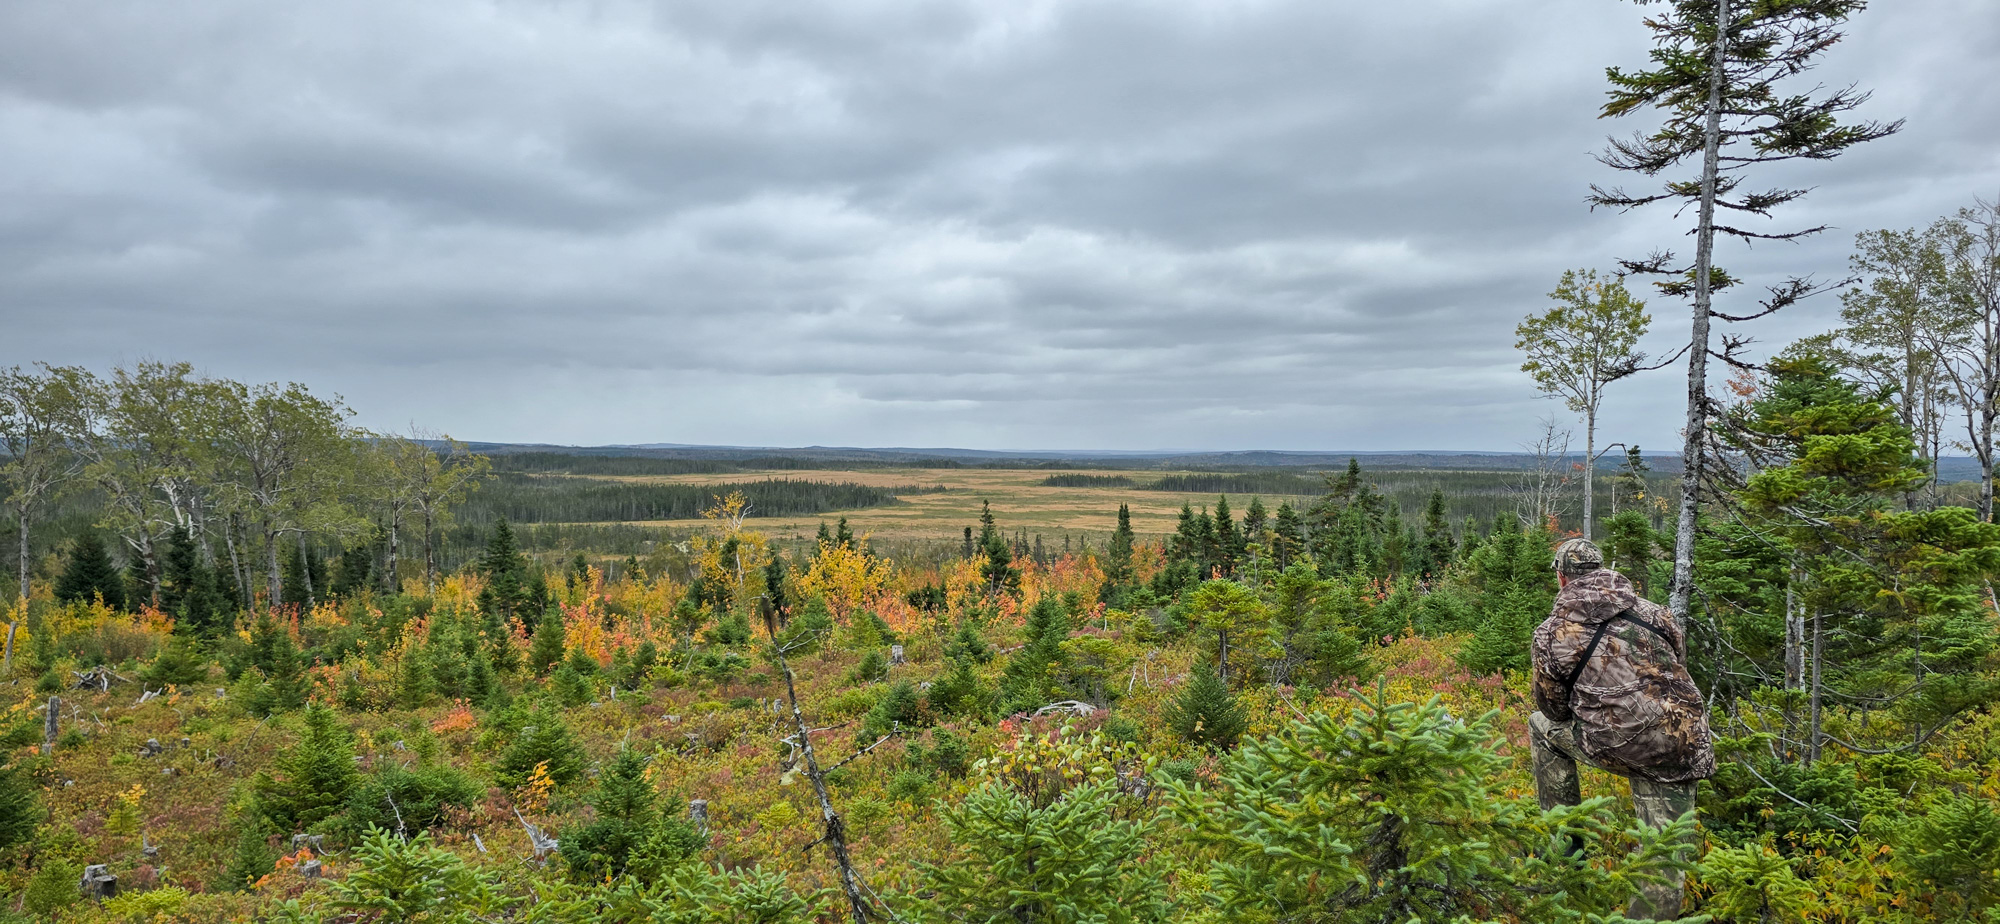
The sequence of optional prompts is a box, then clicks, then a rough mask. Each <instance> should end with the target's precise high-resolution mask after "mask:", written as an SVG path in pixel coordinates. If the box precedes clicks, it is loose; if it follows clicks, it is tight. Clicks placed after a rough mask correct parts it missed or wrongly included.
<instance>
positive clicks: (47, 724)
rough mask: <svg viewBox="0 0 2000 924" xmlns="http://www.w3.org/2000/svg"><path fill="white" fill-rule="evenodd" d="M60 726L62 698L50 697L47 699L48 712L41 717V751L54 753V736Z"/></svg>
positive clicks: (59, 729)
mask: <svg viewBox="0 0 2000 924" xmlns="http://www.w3.org/2000/svg"><path fill="white" fill-rule="evenodd" d="M61 724H62V697H60V696H51V697H49V711H48V713H47V714H46V715H44V716H43V717H42V750H43V751H54V750H55V749H56V734H57V733H58V732H60V731H61V730H62V729H61V727H60V726H61Z"/></svg>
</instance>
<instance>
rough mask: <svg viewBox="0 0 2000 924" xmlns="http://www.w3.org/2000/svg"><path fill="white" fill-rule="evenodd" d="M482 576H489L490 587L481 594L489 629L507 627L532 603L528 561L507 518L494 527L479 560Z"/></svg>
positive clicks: (480, 604) (480, 597) (488, 585)
mask: <svg viewBox="0 0 2000 924" xmlns="http://www.w3.org/2000/svg"><path fill="white" fill-rule="evenodd" d="M479 573H481V574H483V575H485V576H486V586H485V587H484V588H482V589H481V590H480V591H479V611H480V612H482V613H484V614H486V619H487V626H488V627H489V628H498V627H504V626H505V625H506V624H507V620H509V619H513V618H515V616H516V615H517V614H519V613H521V612H522V611H523V610H524V609H525V608H526V604H527V601H528V560H527V558H526V557H525V556H523V555H522V554H521V551H520V548H519V546H517V545H516V544H515V541H514V530H513V529H512V528H511V527H509V526H508V525H507V518H506V517H501V518H500V519H499V521H498V522H496V523H495V524H494V525H493V535H492V536H491V537H490V538H488V539H487V541H486V551H485V553H484V554H482V555H481V556H480V557H479Z"/></svg>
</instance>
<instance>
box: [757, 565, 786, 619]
mask: <svg viewBox="0 0 2000 924" xmlns="http://www.w3.org/2000/svg"><path fill="white" fill-rule="evenodd" d="M787 570H788V568H787V565H786V562H785V556H783V555H772V556H771V560H770V561H767V562H765V563H764V604H763V607H761V609H763V610H765V611H766V612H767V613H769V617H768V618H767V619H766V625H765V626H764V631H765V632H766V633H767V634H770V635H776V634H777V631H778V627H779V626H781V625H783V624H784V623H785V622H786V621H787V620H789V619H790V618H791V615H792V598H791V597H790V596H789V595H788V592H787V591H786V589H785V576H786V573H787Z"/></svg>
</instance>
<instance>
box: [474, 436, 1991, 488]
mask: <svg viewBox="0 0 2000 924" xmlns="http://www.w3.org/2000/svg"><path fill="white" fill-rule="evenodd" d="M467 445H469V446H470V447H471V448H472V449H473V450H474V451H475V452H481V453H485V454H487V455H493V456H499V455H514V454H523V453H543V454H549V455H552V456H566V457H572V458H574V457H595V458H604V459H613V458H628V459H674V460H684V461H688V462H710V463H716V464H715V465H714V466H713V467H706V466H702V467H701V468H703V469H704V470H708V471H728V470H747V469H760V468H762V469H788V468H790V469H796V468H814V467H833V468H837V467H841V466H851V467H862V468H882V467H897V466H916V467H943V468H950V467H955V466H968V467H990V468H1115V469H1123V470H1130V469H1149V468H1150V469H1162V470H1186V469H1194V470H1203V469H1210V470H1222V471H1228V470H1237V469H1246V468H1291V469H1304V470H1327V469H1338V468H1344V467H1346V465H1347V460H1348V459H1350V458H1352V459H1359V460H1361V465H1362V467H1363V468H1366V469H1369V470H1371V471H1424V470H1442V471H1458V472H1465V471H1520V470H1523V469H1526V468H1529V467H1531V466H1532V465H1533V464H1534V457H1532V456H1530V455H1528V454H1527V453H1521V452H1479V451H1462V450H1451V449H1426V450H1397V451H1386V452H1385V451H1350V452H1334V451H1320V452H1314V451H1296V450H1278V449H1245V450H1232V451H1193V450H1101V449H1076V450H1072V449H1031V450H1001V449H955V448H950V447H902V446H890V447H862V446H795V447H786V446H700V445H693V444H686V443H639V444H626V445H614V446H559V445H554V444H550V443H480V442H474V443H468V444H467ZM1645 458H1646V464H1647V465H1650V466H1652V467H1653V471H1655V472H1659V473H1661V474H1668V473H1676V472H1679V471H1680V470H1681V459H1680V455H1679V454H1678V453H1675V454H1672V455H1667V454H1658V455H1655V454H1650V453H1649V454H1647V455H1646V457H1645ZM1569 460H1570V461H1571V462H1573V463H1574V462H1581V461H1582V460H1583V454H1582V453H1572V454H1570V456H1569ZM1620 461H1622V457H1620V456H1617V455H1616V454H1610V455H1606V456H1604V457H1603V458H1601V459H1600V460H1599V461H1598V467H1599V471H1604V470H1608V469H1611V468H1613V467H1615V466H1617V464H1618V463H1619V462H1620ZM509 467H516V466H509ZM519 467H521V468H535V467H537V466H519ZM693 468H694V467H690V470H693ZM1938 470H1939V473H1940V474H1941V475H1942V476H1943V480H1944V481H1946V482H1958V481H1976V480H1978V478H1979V464H1978V463H1977V462H1976V461H1974V460H1973V459H1972V458H1971V457H1969V456H1946V457H1945V458H1944V459H1942V460H1940V462H1939V464H1938Z"/></svg>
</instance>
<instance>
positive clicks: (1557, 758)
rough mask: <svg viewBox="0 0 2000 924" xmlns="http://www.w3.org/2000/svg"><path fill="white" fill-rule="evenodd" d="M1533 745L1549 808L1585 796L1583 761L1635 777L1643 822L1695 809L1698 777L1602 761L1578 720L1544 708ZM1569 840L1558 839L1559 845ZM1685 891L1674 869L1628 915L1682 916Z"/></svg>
mask: <svg viewBox="0 0 2000 924" xmlns="http://www.w3.org/2000/svg"><path fill="white" fill-rule="evenodd" d="M1528 745H1529V748H1530V750H1531V751H1532V752H1533V755H1534V760H1535V798H1536V799H1538V800H1539V801H1540V802H1541V804H1542V808H1544V809H1550V808H1554V807H1556V806H1558V805H1577V804H1579V803H1581V802H1582V801H1583V787H1582V782H1581V781H1580V780H1579V779H1578V778H1577V765H1578V764H1583V765H1585V766H1590V767H1596V768H1597V769H1599V770H1604V771H1605V772H1607V773H1617V774H1618V775H1620V776H1625V777H1626V778H1627V779H1629V780H1631V781H1632V810H1633V813H1634V814H1636V815H1638V816H1639V821H1640V823H1641V824H1645V825H1648V826H1651V827H1655V828H1658V827H1662V826H1664V825H1666V824H1667V823H1668V822H1671V821H1674V820H1676V819H1679V818H1680V817H1681V816H1683V815H1686V814H1688V813H1689V812H1692V811H1694V785H1695V784H1694V783H1691V782H1689V783H1656V782H1653V781H1652V780H1649V779H1646V778H1645V777H1642V776H1628V775H1626V774H1623V773H1619V771H1616V770H1610V769H1608V768H1606V767H1603V766H1600V765H1599V764H1597V763H1596V762H1595V761H1592V760H1591V759H1590V758H1589V757H1588V756H1586V755H1585V754H1584V752H1583V742H1582V740H1581V738H1580V737H1579V736H1578V733H1577V728H1576V722H1575V721H1574V720H1572V721H1568V722H1552V721H1550V720H1549V718H1548V716H1545V715H1542V714H1541V713H1539V712H1537V713H1535V714H1534V715H1531V716H1529V717H1528ZM1569 846H1570V845H1558V849H1564V848H1567V847H1569ZM1576 846H1578V847H1580V846H1581V845H1576ZM1682 892H1683V887H1682V875H1681V874H1680V873H1679V872H1675V873H1672V874H1671V875H1670V876H1669V877H1668V881H1667V882H1662V883H1649V884H1647V885H1645V886H1642V887H1640V890H1639V894H1637V895H1634V896H1632V903H1631V904H1630V905H1629V906H1628V907H1627V908H1626V910H1625V915H1626V917H1630V918H1633V919H1635V920H1641V921H1649V920H1650V921H1670V920H1673V919H1675V918H1678V917H1680V914H1681V895H1682Z"/></svg>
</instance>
